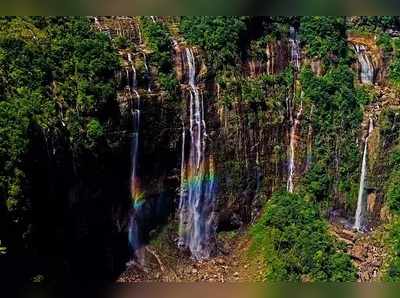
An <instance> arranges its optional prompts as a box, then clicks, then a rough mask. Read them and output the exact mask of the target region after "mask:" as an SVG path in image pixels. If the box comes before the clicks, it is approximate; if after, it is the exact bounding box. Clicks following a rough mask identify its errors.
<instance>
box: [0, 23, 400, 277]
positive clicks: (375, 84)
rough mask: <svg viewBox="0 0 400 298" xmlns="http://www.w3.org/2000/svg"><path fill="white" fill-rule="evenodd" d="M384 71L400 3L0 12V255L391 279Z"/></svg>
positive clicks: (395, 179) (394, 69) (36, 271)
mask: <svg viewBox="0 0 400 298" xmlns="http://www.w3.org/2000/svg"><path fill="white" fill-rule="evenodd" d="M399 87H400V19H399V17H385V16H381V17H318V16H309V17H248V16H246V17H211V16H196V17H190V16H185V17H145V16H143V17H2V18H0V162H1V165H0V262H1V263H2V264H4V265H0V272H1V273H3V270H4V272H7V271H9V270H10V268H13V267H15V266H17V267H18V266H22V264H23V266H24V268H25V269H24V270H22V271H23V272H16V273H13V274H10V275H9V278H10V279H12V280H14V281H17V282H20V283H21V284H29V283H32V282H39V283H44V284H46V283H48V284H53V283H57V282H60V281H62V280H65V279H67V280H82V281H85V280H106V281H116V280H118V281H122V282H131V281H145V280H146V281H148V280H150V281H199V280H210V279H211V278H212V280H210V281H221V280H225V281H255V280H258V281H259V280H263V281H265V280H267V281H305V282H308V281H340V282H342V281H357V280H358V281H371V280H375V281H376V280H386V281H399V280H400V244H399V243H400V219H399V216H400V215H399V214H400V213H399V212H400V189H399V187H398V185H399V183H400V171H399V166H400V147H399V146H400V144H399V140H400V134H399V129H400V118H399V111H400V101H399V99H398V98H399V94H400V93H399V92H400V89H399ZM357 217H358V219H359V220H361V227H358V226H357V225H356V224H355V220H356V219H357ZM188 221H190V222H189V224H188ZM243 247H245V249H244V248H243ZM199 256H200V257H199ZM199 261H201V262H200V263H198V262H199ZM127 264H128V265H127ZM132 264H133V265H132ZM199 264H201V265H199ZM235 264H236V265H235ZM260 264H261V265H260ZM202 266H203V267H202ZM224 266H225V267H226V268H225V267H224ZM260 266H261V267H260ZM159 267H161V268H163V269H162V270H161V269H160V268H159ZM143 268H145V270H144V269H143ZM187 268H193V269H187ZM221 268H222V269H221ZM185 270H189V272H186V271H185ZM190 270H191V271H190ZM221 270H222V271H221ZM141 272H145V273H141ZM193 272H194V273H193ZM221 272H222V273H221ZM214 275H215V276H216V277H215V276H214ZM121 276H122V277H121ZM212 276H214V277H212Z"/></svg>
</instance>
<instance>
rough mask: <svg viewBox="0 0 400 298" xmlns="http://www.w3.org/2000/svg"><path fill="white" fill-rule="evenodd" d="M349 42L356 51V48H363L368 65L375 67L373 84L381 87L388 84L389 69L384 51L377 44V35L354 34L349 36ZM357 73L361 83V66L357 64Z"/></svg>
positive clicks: (355, 65) (355, 66) (355, 67)
mask: <svg viewBox="0 0 400 298" xmlns="http://www.w3.org/2000/svg"><path fill="white" fill-rule="evenodd" d="M347 40H348V42H349V44H350V48H351V47H352V48H353V49H354V50H355V51H356V48H357V49H358V48H360V47H361V48H362V51H364V52H365V54H363V55H364V58H363V59H364V60H366V61H365V62H366V63H369V64H371V66H372V67H373V82H372V83H376V84H379V85H384V84H386V76H387V69H386V63H385V59H384V55H383V52H382V49H381V48H379V47H378V46H377V44H376V36H375V35H366V34H363V35H358V34H354V33H349V34H348V39H347ZM353 67H354V69H355V72H356V73H357V74H358V80H359V81H360V82H361V80H362V78H361V67H362V66H361V64H360V63H359V62H358V63H355V64H354V65H353Z"/></svg>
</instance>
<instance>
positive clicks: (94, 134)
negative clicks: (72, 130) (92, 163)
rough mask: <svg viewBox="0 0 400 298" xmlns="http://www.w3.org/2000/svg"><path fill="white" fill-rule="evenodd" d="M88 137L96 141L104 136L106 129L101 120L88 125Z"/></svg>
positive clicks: (92, 121)
mask: <svg viewBox="0 0 400 298" xmlns="http://www.w3.org/2000/svg"><path fill="white" fill-rule="evenodd" d="M87 135H88V137H89V139H90V140H92V141H96V140H97V139H99V138H100V137H102V136H103V135H104V129H103V126H102V125H101V123H100V122H99V120H97V119H92V120H90V122H89V123H88V125H87Z"/></svg>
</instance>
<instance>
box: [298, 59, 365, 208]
mask: <svg viewBox="0 0 400 298" xmlns="http://www.w3.org/2000/svg"><path fill="white" fill-rule="evenodd" d="M300 81H301V84H302V87H303V91H304V100H307V101H310V102H311V104H312V105H313V106H314V107H315V108H314V111H313V116H312V121H313V123H312V125H313V131H314V134H315V136H314V144H313V160H314V161H313V164H312V167H311V169H310V171H309V172H308V173H307V174H306V176H305V177H304V179H303V185H302V188H303V191H304V192H305V195H307V196H309V197H310V199H313V200H316V201H323V200H328V199H329V200H330V194H331V193H332V190H334V189H336V190H337V191H338V192H339V193H340V196H341V197H342V198H343V201H344V202H345V203H346V202H347V204H348V207H350V206H351V205H352V202H353V201H354V196H355V195H356V194H355V193H354V191H353V189H354V185H355V183H356V181H357V180H358V175H357V173H358V167H359V160H360V152H359V150H358V148H357V146H356V144H355V142H354V140H355V139H356V137H357V132H358V129H359V127H360V123H361V120H362V109H361V107H362V105H361V104H362V103H363V102H365V101H366V97H368V96H367V94H366V93H364V92H363V91H361V90H356V89H355V87H354V86H353V73H352V71H351V69H350V67H348V66H347V65H346V64H343V63H339V64H338V65H337V66H334V67H331V68H330V69H329V70H328V71H327V73H326V74H325V75H324V76H322V77H316V76H315V75H314V74H313V73H312V71H311V69H310V68H304V69H303V70H302V72H301V74H300ZM330 201H331V200H330Z"/></svg>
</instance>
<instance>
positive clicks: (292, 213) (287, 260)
mask: <svg viewBox="0 0 400 298" xmlns="http://www.w3.org/2000/svg"><path fill="white" fill-rule="evenodd" d="M251 235H252V240H253V243H252V247H251V254H253V256H254V254H262V256H263V257H264V261H265V263H266V265H265V266H266V268H265V278H266V279H267V280H269V281H301V280H303V281H305V280H311V281H354V280H355V278H356V274H355V268H354V267H353V265H352V263H351V259H350V257H349V256H347V255H346V254H344V253H343V252H342V251H341V250H342V249H341V247H340V245H338V244H337V243H335V241H334V239H333V238H332V237H331V236H330V235H329V233H328V229H327V223H326V222H325V221H323V220H322V219H321V218H320V216H319V214H318V212H317V210H316V208H315V206H314V205H313V204H312V203H310V202H308V201H306V200H305V199H304V198H303V197H301V196H300V195H298V194H290V193H286V192H282V193H275V194H274V195H273V196H272V199H271V200H270V201H269V202H267V204H266V206H265V210H264V213H263V215H262V217H261V218H260V220H259V221H258V222H257V224H256V225H255V226H254V227H253V228H252V230H251Z"/></svg>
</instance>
